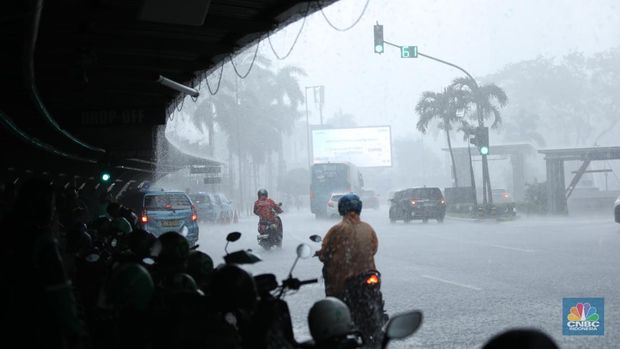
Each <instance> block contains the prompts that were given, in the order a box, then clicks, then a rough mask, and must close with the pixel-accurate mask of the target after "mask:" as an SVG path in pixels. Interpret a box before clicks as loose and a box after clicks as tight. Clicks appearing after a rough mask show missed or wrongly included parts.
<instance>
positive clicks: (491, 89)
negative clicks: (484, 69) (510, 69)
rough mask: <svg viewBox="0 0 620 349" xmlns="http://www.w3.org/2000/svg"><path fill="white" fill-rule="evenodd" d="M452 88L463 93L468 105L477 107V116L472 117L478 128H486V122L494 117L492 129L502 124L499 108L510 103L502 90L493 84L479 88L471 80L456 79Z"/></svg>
mask: <svg viewBox="0 0 620 349" xmlns="http://www.w3.org/2000/svg"><path fill="white" fill-rule="evenodd" d="M451 86H452V87H453V88H455V89H457V90H459V91H463V92H464V93H465V98H466V100H467V103H468V104H470V105H472V106H474V107H475V109H476V114H474V115H475V116H472V119H474V120H476V121H477V122H478V126H484V120H486V119H488V118H489V117H490V116H493V123H492V124H491V127H492V128H497V127H498V126H499V125H500V124H501V122H502V117H501V115H500V113H499V108H501V107H504V106H506V104H507V103H508V97H507V96H506V92H504V90H503V89H502V88H500V87H499V86H497V85H495V84H493V83H491V84H486V85H483V86H478V84H477V83H476V82H475V81H474V80H472V79H470V78H456V79H454V82H452V85H451Z"/></svg>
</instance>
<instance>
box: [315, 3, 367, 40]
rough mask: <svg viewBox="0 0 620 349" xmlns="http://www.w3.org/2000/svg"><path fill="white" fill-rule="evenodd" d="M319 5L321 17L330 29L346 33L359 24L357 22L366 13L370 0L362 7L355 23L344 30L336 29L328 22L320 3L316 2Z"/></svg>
mask: <svg viewBox="0 0 620 349" xmlns="http://www.w3.org/2000/svg"><path fill="white" fill-rule="evenodd" d="M317 3H318V5H319V9H320V10H321V14H322V15H323V18H325V21H326V22H327V24H329V26H330V27H332V28H334V29H335V30H337V31H339V32H346V31H348V30H349V29H351V28H353V27H355V26H356V25H357V23H359V21H360V20H361V19H362V17H363V16H364V13H366V9H367V8H368V4H369V3H370V0H366V4H365V5H364V9H362V13H360V16H359V17H357V19H356V20H355V22H353V24H351V25H350V26H348V27H346V28H338V27H336V26H335V25H334V24H333V23H332V22H331V21H330V20H329V18H327V15H325V12H324V11H323V6H321V2H320V1H318V2H317Z"/></svg>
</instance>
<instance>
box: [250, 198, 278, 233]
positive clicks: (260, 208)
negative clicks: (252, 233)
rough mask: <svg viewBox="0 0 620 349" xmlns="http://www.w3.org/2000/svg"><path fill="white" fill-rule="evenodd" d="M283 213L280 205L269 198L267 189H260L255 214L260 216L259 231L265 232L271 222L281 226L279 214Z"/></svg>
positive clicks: (255, 203) (255, 204)
mask: <svg viewBox="0 0 620 349" xmlns="http://www.w3.org/2000/svg"><path fill="white" fill-rule="evenodd" d="M279 213H282V208H281V207H280V205H278V204H276V203H275V202H274V201H273V200H271V199H270V198H269V195H268V193H267V190H266V189H260V190H259V191H258V200H256V202H254V214H255V215H257V216H258V217H259V221H258V232H259V233H261V234H264V233H265V232H266V230H267V227H268V226H269V225H270V224H276V225H278V226H280V221H279V219H277V214H279Z"/></svg>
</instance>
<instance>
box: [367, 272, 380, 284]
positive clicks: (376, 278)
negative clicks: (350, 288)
mask: <svg viewBox="0 0 620 349" xmlns="http://www.w3.org/2000/svg"><path fill="white" fill-rule="evenodd" d="M379 282H381V280H379V275H377V274H372V275H370V276H369V277H367V278H366V285H377V284H378V283H379Z"/></svg>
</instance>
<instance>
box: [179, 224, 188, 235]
mask: <svg viewBox="0 0 620 349" xmlns="http://www.w3.org/2000/svg"><path fill="white" fill-rule="evenodd" d="M188 233H189V229H187V227H186V226H183V228H181V235H183V236H187V234H188Z"/></svg>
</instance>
